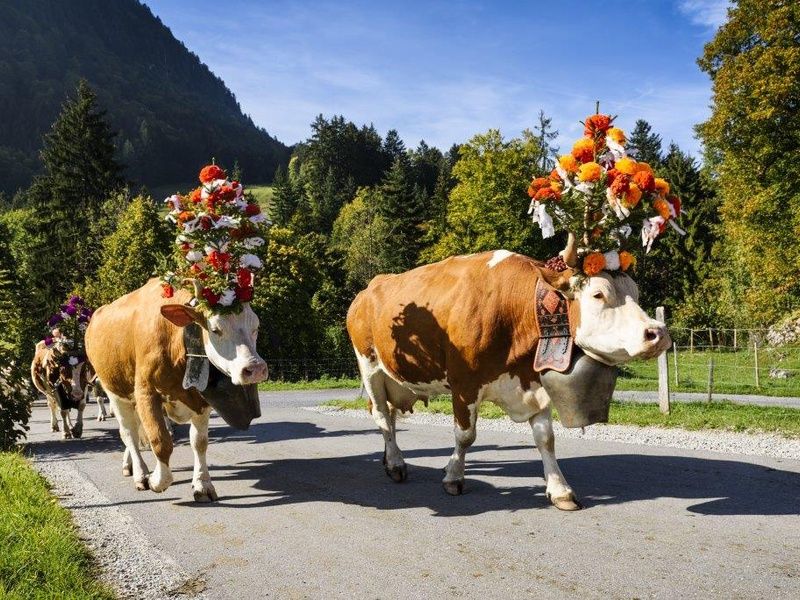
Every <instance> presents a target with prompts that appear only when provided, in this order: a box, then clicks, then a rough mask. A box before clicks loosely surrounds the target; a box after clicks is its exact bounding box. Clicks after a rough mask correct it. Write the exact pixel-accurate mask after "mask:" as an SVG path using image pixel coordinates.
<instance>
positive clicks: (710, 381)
mask: <svg viewBox="0 0 800 600" xmlns="http://www.w3.org/2000/svg"><path fill="white" fill-rule="evenodd" d="M713 392H714V357H713V356H712V357H711V358H709V359H708V401H709V402H711V394H712V393H713Z"/></svg>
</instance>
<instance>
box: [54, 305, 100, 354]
mask: <svg viewBox="0 0 800 600" xmlns="http://www.w3.org/2000/svg"><path fill="white" fill-rule="evenodd" d="M92 313H93V311H92V309H91V308H89V307H88V306H86V303H85V302H84V301H83V298H81V297H80V296H71V297H70V299H69V301H68V302H67V303H66V304H62V305H61V307H60V308H59V310H58V312H56V313H54V314H53V316H51V317H50V318H49V319H48V321H47V330H48V333H47V336H45V338H44V340H43V341H44V345H45V346H46V347H47V348H52V347H53V346H58V349H59V350H62V351H63V352H64V354H65V355H67V356H69V363H70V364H72V365H76V364H78V363H79V362H81V361H82V360H85V358H86V350H85V348H84V342H83V338H84V333H85V331H86V328H87V327H88V326H89V320H90V319H91V318H92Z"/></svg>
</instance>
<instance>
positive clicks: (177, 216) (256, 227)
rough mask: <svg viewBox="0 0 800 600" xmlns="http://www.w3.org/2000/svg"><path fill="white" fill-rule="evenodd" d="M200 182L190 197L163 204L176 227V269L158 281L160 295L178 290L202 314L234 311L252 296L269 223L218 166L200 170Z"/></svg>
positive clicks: (180, 197)
mask: <svg viewBox="0 0 800 600" xmlns="http://www.w3.org/2000/svg"><path fill="white" fill-rule="evenodd" d="M199 179H200V186H199V187H197V188H196V189H195V190H193V191H192V192H191V193H190V194H188V195H186V196H181V195H178V194H175V195H173V196H170V197H169V198H167V199H166V200H165V202H166V203H167V206H168V207H169V209H170V212H169V214H168V215H167V219H169V220H170V221H172V222H173V223H174V224H175V229H176V237H175V251H174V259H175V269H174V270H173V271H169V272H167V273H165V274H164V275H163V276H162V277H161V279H162V282H163V284H162V288H163V292H162V295H163V296H164V297H166V298H170V297H172V295H173V294H174V293H175V288H176V287H183V288H186V289H188V290H190V291H191V292H192V294H193V295H194V297H195V299H196V301H197V305H198V306H199V307H200V308H202V309H204V310H207V311H209V312H215V313H231V312H238V311H240V310H241V307H242V303H244V302H249V301H250V300H252V298H253V284H254V278H255V273H256V272H257V271H259V270H260V269H261V268H262V266H263V265H262V262H261V258H260V257H259V253H260V251H261V248H262V247H263V246H264V243H265V241H264V237H263V236H264V235H265V233H266V229H267V227H268V226H269V220H268V219H267V217H266V215H265V214H264V213H262V212H261V208H260V207H259V205H258V204H257V203H256V202H255V201H254V200H253V198H252V197H250V196H249V195H248V194H245V192H244V188H243V187H242V184H241V183H240V182H238V181H235V180H234V181H231V180H229V179H228V176H227V174H226V173H225V171H224V170H222V169H221V168H220V167H218V166H217V165H214V164H211V165H208V166H206V167H203V168H202V169H201V170H200V175H199Z"/></svg>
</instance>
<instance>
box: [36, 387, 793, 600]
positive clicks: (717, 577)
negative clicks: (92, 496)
mask: <svg viewBox="0 0 800 600" xmlns="http://www.w3.org/2000/svg"><path fill="white" fill-rule="evenodd" d="M354 395H357V391H348V390H336V391H323V392H274V393H268V394H262V411H263V416H262V417H261V418H260V419H259V420H258V421H256V422H255V423H253V425H252V426H251V428H250V429H249V430H248V431H244V432H239V431H233V430H231V429H230V428H229V427H227V426H226V425H225V424H224V423H223V422H222V421H221V420H220V419H218V418H216V417H215V418H212V421H211V440H212V441H211V445H210V447H209V451H208V460H209V464H210V468H211V474H212V478H213V480H214V484H215V486H216V489H217V492H218V493H219V495H220V500H219V502H217V503H214V504H212V505H207V504H206V505H204V504H196V503H194V502H193V501H192V494H191V475H192V455H191V450H190V448H189V445H188V429H187V428H186V426H180V427H178V428H177V430H176V440H177V441H176V444H177V446H176V450H175V453H174V454H173V457H172V460H171V464H172V467H173V470H174V474H175V484H174V485H173V486H172V487H171V488H169V489H168V490H167V491H166V492H164V493H162V494H155V493H153V492H150V491H145V492H137V491H135V489H134V486H133V482H132V481H131V479H130V478H123V477H122V475H121V461H122V451H121V443H120V442H119V435H118V433H117V430H116V421H114V420H113V419H112V420H110V421H106V422H105V423H97V422H95V421H88V422H87V423H86V426H85V429H84V438H83V439H81V440H67V441H62V440H61V439H59V437H58V436H59V435H60V434H55V433H50V431H49V421H48V415H47V411H46V409H45V408H44V407H43V406H37V407H36V408H35V410H34V413H33V418H32V421H31V432H30V435H29V441H30V442H31V449H32V450H33V452H34V453H35V454H36V456H37V460H40V461H47V462H48V463H49V464H51V465H52V464H58V463H59V462H68V463H69V467H70V469H71V471H70V472H77V473H78V474H79V476H81V477H84V478H85V479H86V480H87V481H88V482H89V483H90V484H92V485H93V486H96V488H97V489H98V490H99V491H100V492H102V497H104V498H106V499H107V501H108V503H110V504H113V505H114V506H115V507H119V508H120V509H121V510H123V511H125V512H126V513H127V514H128V515H129V516H130V517H131V519H132V520H133V522H134V523H135V524H136V525H137V526H138V527H139V528H140V529H141V532H142V534H143V535H144V537H145V539H146V540H148V542H149V543H150V544H152V545H153V546H155V547H156V548H157V549H158V550H159V552H160V554H161V555H167V556H169V557H171V558H173V559H174V560H175V561H176V563H177V564H179V565H180V566H181V567H182V568H183V569H185V570H186V571H188V572H190V573H193V574H196V575H197V577H198V580H203V581H204V582H205V583H204V585H205V592H204V593H205V595H206V596H207V597H211V598H236V599H238V600H244V599H249V598H321V597H324V598H352V597H359V598H447V597H484V598H510V597H534V596H535V597H539V598H572V597H581V598H704V599H705V598H765V597H769V598H794V599H796V598H798V597H800V461H793V460H786V459H784V460H780V459H770V458H762V457H753V456H743V455H732V454H720V453H714V452H703V451H690V450H679V449H675V448H663V447H654V446H642V445H635V444H622V443H612V442H598V441H594V440H588V439H577V440H573V439H560V440H557V442H556V450H557V454H558V456H559V463H560V465H561V468H562V470H563V471H564V474H565V476H566V477H567V480H568V481H569V482H570V483H571V485H572V486H573V488H574V489H575V490H576V492H577V493H578V494H579V496H580V497H581V500H582V502H583V503H584V506H585V508H584V510H582V511H579V512H576V513H563V512H560V511H558V510H557V509H555V508H554V507H552V506H550V505H549V503H548V501H547V500H546V498H545V496H544V480H543V479H542V467H541V462H540V460H539V456H538V453H536V452H535V450H534V449H533V443H532V437H531V436H528V435H520V434H517V433H508V432H497V431H487V430H484V431H481V429H480V423H479V428H478V439H477V441H476V442H475V445H474V446H473V448H472V449H471V450H470V452H469V453H468V455H467V483H466V493H465V494H464V495H463V496H460V497H450V496H447V495H446V494H445V493H444V491H443V490H442V487H441V478H442V476H443V474H442V467H443V466H444V465H445V463H446V462H447V457H448V456H449V455H450V453H451V452H452V444H453V439H452V434H451V433H450V432H449V431H447V430H446V429H445V428H442V427H433V426H423V425H415V424H410V423H404V424H402V425H401V426H400V432H399V436H398V439H399V443H400V447H401V448H402V449H403V450H404V453H405V457H406V460H407V462H408V464H409V480H408V481H407V482H405V483H402V484H395V483H393V482H392V481H391V480H390V479H389V478H388V477H386V475H384V473H383V467H382V465H381V456H382V450H383V444H382V438H381V436H380V434H379V433H378V432H377V430H376V428H375V427H374V425H373V423H372V422H371V421H368V420H364V419H357V418H353V417H347V416H341V415H329V414H322V413H318V412H314V411H309V410H306V409H304V408H303V407H304V406H313V405H315V404H317V403H318V402H320V401H321V400H324V399H327V398H330V397H340V398H341V397H348V396H350V397H352V396H354ZM94 411H95V406H94V405H90V407H89V409H88V411H87V412H88V413H89V414H94ZM145 460H146V461H147V462H148V464H149V465H150V466H151V468H152V466H153V458H152V455H151V454H150V453H149V452H148V453H145ZM94 508H97V506H95V505H93V504H92V502H88V503H86V506H83V507H81V508H80V509H79V510H89V511H91V510H92V509H94ZM73 510H76V509H75V508H74V507H73ZM123 543H124V541H123ZM201 587H202V586H201Z"/></svg>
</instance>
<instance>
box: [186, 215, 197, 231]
mask: <svg viewBox="0 0 800 600" xmlns="http://www.w3.org/2000/svg"><path fill="white" fill-rule="evenodd" d="M198 229H200V217H195V218H194V219H192V220H191V221H186V222H185V223H184V224H183V231H184V232H186V233H194V232H195V231H197V230H198Z"/></svg>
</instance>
